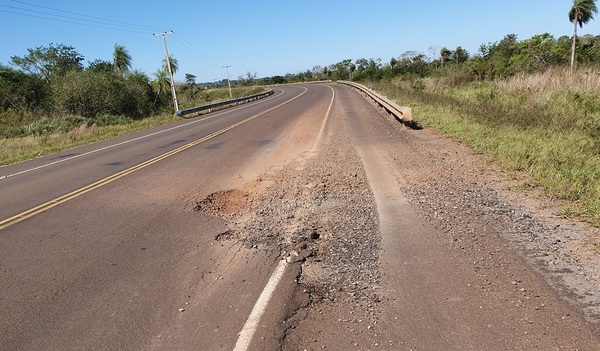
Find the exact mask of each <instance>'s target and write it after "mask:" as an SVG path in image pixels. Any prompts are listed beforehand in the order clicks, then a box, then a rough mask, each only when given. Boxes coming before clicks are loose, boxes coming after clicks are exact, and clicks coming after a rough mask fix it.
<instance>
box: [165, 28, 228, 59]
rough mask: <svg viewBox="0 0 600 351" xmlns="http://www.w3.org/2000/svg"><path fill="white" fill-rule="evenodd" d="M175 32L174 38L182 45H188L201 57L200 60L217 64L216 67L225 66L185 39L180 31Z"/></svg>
mask: <svg viewBox="0 0 600 351" xmlns="http://www.w3.org/2000/svg"><path fill="white" fill-rule="evenodd" d="M173 34H174V35H173V39H174V40H175V41H177V42H178V43H180V44H181V45H183V46H184V47H186V48H187V49H188V50H189V51H190V52H192V53H194V54H195V55H198V57H199V58H200V59H199V61H201V62H204V63H206V64H208V65H210V66H215V67H221V66H223V65H222V64H221V63H220V62H218V61H217V60H215V59H213V58H212V57H210V56H208V55H207V54H205V53H203V52H202V51H200V50H198V49H197V48H196V47H194V45H192V44H191V43H190V42H189V41H187V40H185V38H183V37H182V36H181V35H179V33H177V32H174V33H173Z"/></svg>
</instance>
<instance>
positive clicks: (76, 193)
mask: <svg viewBox="0 0 600 351" xmlns="http://www.w3.org/2000/svg"><path fill="white" fill-rule="evenodd" d="M307 91H308V89H307V88H304V91H303V92H302V93H301V94H299V95H297V96H295V97H293V98H291V99H290V100H287V101H285V102H283V103H281V104H279V105H277V106H274V107H271V108H270V109H268V110H265V111H263V112H261V113H259V114H256V115H254V116H252V117H248V118H246V119H244V120H242V121H239V122H237V123H234V124H232V125H230V126H228V127H225V128H223V129H220V130H218V131H216V132H214V133H211V134H209V135H207V136H204V137H202V138H200V139H197V140H194V141H192V142H190V143H188V144H185V145H183V146H180V147H178V148H176V149H173V150H171V151H168V152H165V153H164V154H161V155H158V156H156V157H154V158H152V159H150V160H148V161H145V162H142V163H140V164H138V165H135V166H133V167H131V168H128V169H126V170H123V171H121V172H119V173H115V174H113V175H111V176H108V177H106V178H104V179H101V180H99V181H97V182H95V183H92V184H90V185H87V186H84V187H83V188H79V189H77V190H75V191H72V192H70V193H68V194H66V195H63V196H60V197H57V198H56V199H54V200H50V201H48V202H46V203H43V204H41V205H39V206H36V207H34V208H32V209H29V210H27V211H24V212H21V213H19V214H17V215H15V216H13V217H10V218H7V219H5V220H3V221H0V230H2V229H5V228H8V227H10V226H12V225H14V224H17V223H19V222H21V221H24V220H26V219H27V218H31V217H33V216H35V215H37V214H40V213H42V212H44V211H47V210H49V209H51V208H53V207H55V206H58V205H60V204H62V203H65V202H67V201H69V200H72V199H74V198H76V197H79V196H81V195H83V194H85V193H88V192H90V191H92V190H95V189H98V188H100V187H102V186H104V185H107V184H109V183H112V182H114V181H115V180H117V179H120V178H123V177H125V176H126V175H129V174H131V173H133V172H135V171H139V170H140V169H142V168H145V167H148V166H150V165H152V164H155V163H157V162H159V161H162V160H164V159H166V158H167V157H171V156H173V155H176V154H178V153H180V152H182V151H185V150H187V149H189V148H191V147H194V146H196V145H198V144H202V143H203V142H205V141H207V140H210V139H212V138H215V137H217V136H219V135H221V134H223V133H226V132H227V131H230V130H232V129H234V128H236V127H239V126H241V125H242V124H244V123H248V122H250V121H251V120H253V119H256V118H258V117H260V116H262V115H264V114H267V113H269V112H271V111H273V110H275V109H277V108H279V107H281V106H283V105H285V104H288V103H290V102H292V101H294V100H296V99H297V98H299V97H301V96H302V95H304V94H305V93H306V92H307Z"/></svg>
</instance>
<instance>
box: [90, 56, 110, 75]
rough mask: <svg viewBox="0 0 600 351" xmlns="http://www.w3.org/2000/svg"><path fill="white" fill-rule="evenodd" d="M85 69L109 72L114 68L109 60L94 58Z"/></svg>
mask: <svg viewBox="0 0 600 351" xmlns="http://www.w3.org/2000/svg"><path fill="white" fill-rule="evenodd" d="M86 71H94V72H104V73H111V72H114V71H115V68H114V66H113V64H112V62H110V61H104V60H100V59H96V60H94V61H92V62H89V64H88V66H87V68H86Z"/></svg>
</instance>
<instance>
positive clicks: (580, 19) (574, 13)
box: [569, 0, 598, 71]
mask: <svg viewBox="0 0 600 351" xmlns="http://www.w3.org/2000/svg"><path fill="white" fill-rule="evenodd" d="M597 12H598V7H596V0H573V6H572V7H571V10H570V11H569V21H571V23H573V24H574V30H573V46H572V47H571V71H573V67H574V66H575V47H576V45H577V25H579V27H581V28H583V25H584V24H587V23H588V22H589V21H591V20H593V19H594V14H596V13H597Z"/></svg>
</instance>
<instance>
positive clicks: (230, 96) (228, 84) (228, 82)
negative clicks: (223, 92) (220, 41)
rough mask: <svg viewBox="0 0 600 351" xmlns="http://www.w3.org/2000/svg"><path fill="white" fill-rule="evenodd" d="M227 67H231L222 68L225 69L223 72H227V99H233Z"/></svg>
mask: <svg viewBox="0 0 600 351" xmlns="http://www.w3.org/2000/svg"><path fill="white" fill-rule="evenodd" d="M229 67H231V66H225V67H223V68H225V70H227V86H229V98H230V99H233V95H232V94H231V82H230V81H229Z"/></svg>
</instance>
